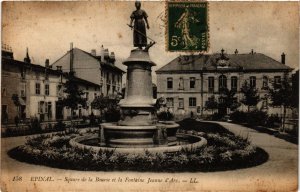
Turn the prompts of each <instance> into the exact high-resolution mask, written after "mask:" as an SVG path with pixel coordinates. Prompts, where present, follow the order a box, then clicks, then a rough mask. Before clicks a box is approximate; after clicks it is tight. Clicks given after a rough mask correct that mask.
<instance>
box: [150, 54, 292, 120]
mask: <svg viewBox="0 0 300 192" xmlns="http://www.w3.org/2000/svg"><path fill="white" fill-rule="evenodd" d="M291 71H292V69H291V68H290V67H288V66H286V65H285V54H284V53H283V54H282V55H281V62H278V61H276V60H274V59H272V58H270V57H268V56H266V55H264V54H262V53H255V52H253V50H252V51H251V53H247V54H239V53H238V51H237V50H236V51H235V53H234V54H226V53H225V52H224V50H223V49H222V50H221V53H215V54H199V55H184V56H179V57H177V58H175V59H174V60H172V61H171V62H169V63H168V64H166V65H165V66H163V67H161V68H160V69H158V70H157V71H156V74H157V82H159V83H158V86H157V94H158V97H162V96H163V97H164V98H166V100H167V106H168V108H169V109H170V110H171V111H172V112H174V113H175V114H176V115H179V116H180V115H182V116H189V115H190V114H191V112H193V113H194V114H198V115H205V114H208V113H209V111H207V110H205V109H204V107H205V103H206V101H207V100H208V98H209V97H211V96H212V95H214V96H215V97H216V98H217V99H219V102H222V101H220V100H221V97H219V96H220V94H219V93H220V92H219V90H220V89H222V88H225V87H226V88H228V89H229V90H235V91H236V97H237V99H238V100H240V99H241V98H242V97H243V95H242V93H241V92H240V88H241V86H242V85H243V83H244V82H245V81H247V82H248V83H249V84H250V85H251V86H253V87H255V88H257V89H258V92H259V96H260V98H261V101H260V102H259V103H258V105H257V106H256V107H257V108H258V109H264V110H267V111H268V112H269V113H280V108H272V109H271V108H269V109H268V105H267V103H268V99H267V98H266V94H267V92H268V90H267V87H268V86H270V85H271V82H273V81H275V83H279V82H280V81H281V80H282V79H283V78H284V75H286V74H287V75H289V74H290V72H291ZM240 109H241V110H245V109H246V107H245V106H243V105H242V106H241V107H240Z"/></svg>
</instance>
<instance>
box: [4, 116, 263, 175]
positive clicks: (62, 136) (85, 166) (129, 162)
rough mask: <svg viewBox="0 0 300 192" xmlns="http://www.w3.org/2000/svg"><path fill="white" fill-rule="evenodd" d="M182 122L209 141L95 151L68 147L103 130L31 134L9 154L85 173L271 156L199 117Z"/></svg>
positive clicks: (238, 163) (224, 165)
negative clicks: (162, 148) (160, 149)
mask: <svg viewBox="0 0 300 192" xmlns="http://www.w3.org/2000/svg"><path fill="white" fill-rule="evenodd" d="M178 123H179V124H180V129H179V130H178V131H179V132H181V133H187V134H194V135H200V136H201V137H203V138H205V139H206V140H207V145H206V146H203V147H200V148H196V149H191V148H189V149H187V148H183V149H182V150H181V151H178V152H173V153H150V152H149V151H147V150H145V152H144V153H137V154H134V153H118V152H116V151H115V150H114V149H111V150H109V149H108V150H100V151H96V152H95V151H93V150H90V148H89V147H86V148H81V149H79V148H74V147H71V146H70V145H69V141H70V140H71V139H73V138H75V137H78V136H83V135H86V134H90V135H93V134H94V135H98V129H84V130H83V129H82V130H75V131H74V130H73V131H67V132H58V133H52V134H43V135H38V136H31V137H29V138H28V139H27V141H26V143H25V144H24V145H21V146H18V147H16V148H13V149H11V150H10V151H9V152H8V154H9V156H10V157H12V158H14V159H17V160H19V161H22V162H27V163H32V164H38V165H45V166H49V167H55V168H62V169H74V170H85V171H88V170H91V171H126V170H130V171H152V172H183V171H187V172H199V171H202V172H209V171H224V170H234V169H240V168H247V167H252V166H257V165H260V164H262V163H264V162H266V161H267V160H268V154H267V153H266V152H265V151H264V150H263V149H261V148H259V147H256V146H254V145H252V144H251V143H250V139H249V138H246V139H245V138H242V137H240V136H236V135H234V134H232V133H231V132H229V131H228V130H227V129H225V128H223V127H222V126H220V125H218V124H215V123H206V122H198V121H196V120H194V119H185V120H183V121H181V122H178Z"/></svg>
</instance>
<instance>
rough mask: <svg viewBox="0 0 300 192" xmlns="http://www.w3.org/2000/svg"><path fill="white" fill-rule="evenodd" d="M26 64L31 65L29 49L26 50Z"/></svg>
mask: <svg viewBox="0 0 300 192" xmlns="http://www.w3.org/2000/svg"><path fill="white" fill-rule="evenodd" d="M24 62H25V63H31V59H30V57H29V53H28V47H27V48H26V57H25V58H24Z"/></svg>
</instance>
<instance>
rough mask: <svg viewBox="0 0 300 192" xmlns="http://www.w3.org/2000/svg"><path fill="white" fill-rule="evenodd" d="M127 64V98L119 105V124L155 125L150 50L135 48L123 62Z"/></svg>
mask: <svg viewBox="0 0 300 192" xmlns="http://www.w3.org/2000/svg"><path fill="white" fill-rule="evenodd" d="M123 64H124V65H126V66H127V85H126V93H125V99H123V100H121V101H120V103H119V105H120V107H121V110H122V120H121V121H119V125H128V126H130V125H133V126H137V125H153V119H154V118H155V117H154V110H155V109H154V104H155V100H154V99H153V90H152V76H151V67H152V66H155V64H154V63H153V62H152V61H151V59H150V57H149V53H148V51H144V50H142V49H134V50H132V51H131V54H130V56H129V58H128V59H127V60H126V61H124V62H123Z"/></svg>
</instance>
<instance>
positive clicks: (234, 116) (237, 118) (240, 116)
mask: <svg viewBox="0 0 300 192" xmlns="http://www.w3.org/2000/svg"><path fill="white" fill-rule="evenodd" d="M230 119H231V120H232V121H233V122H234V123H245V122H246V120H247V113H245V112H243V111H235V112H233V113H231V114H230Z"/></svg>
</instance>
